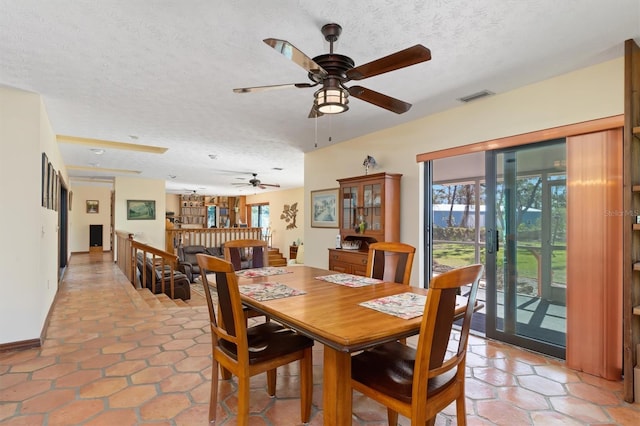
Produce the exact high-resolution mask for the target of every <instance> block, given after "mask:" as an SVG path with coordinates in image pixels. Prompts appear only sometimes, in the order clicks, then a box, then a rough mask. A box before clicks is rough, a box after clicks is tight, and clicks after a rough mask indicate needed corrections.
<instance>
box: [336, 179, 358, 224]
mask: <svg viewBox="0 0 640 426" xmlns="http://www.w3.org/2000/svg"><path fill="white" fill-rule="evenodd" d="M341 196H342V224H341V226H340V227H341V228H342V229H354V227H355V226H356V207H357V206H358V187H357V186H350V187H344V188H343V189H342V194H341Z"/></svg>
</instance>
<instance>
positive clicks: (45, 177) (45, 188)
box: [42, 152, 49, 207]
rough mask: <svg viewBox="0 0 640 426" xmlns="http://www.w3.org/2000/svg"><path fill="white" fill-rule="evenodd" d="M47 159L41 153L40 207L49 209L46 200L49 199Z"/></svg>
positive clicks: (45, 155)
mask: <svg viewBox="0 0 640 426" xmlns="http://www.w3.org/2000/svg"><path fill="white" fill-rule="evenodd" d="M48 173H49V158H48V157H47V154H45V153H44V152H43V153H42V207H49V205H48V204H47V199H48V198H49V180H48V177H49V175H48Z"/></svg>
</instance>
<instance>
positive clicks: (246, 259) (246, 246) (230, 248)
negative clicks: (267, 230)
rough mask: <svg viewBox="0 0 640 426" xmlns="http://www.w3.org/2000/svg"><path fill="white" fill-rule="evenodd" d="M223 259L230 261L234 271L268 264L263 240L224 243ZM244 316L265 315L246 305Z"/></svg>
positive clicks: (265, 244)
mask: <svg viewBox="0 0 640 426" xmlns="http://www.w3.org/2000/svg"><path fill="white" fill-rule="evenodd" d="M223 250H224V259H225V260H226V261H227V262H231V264H232V265H233V267H234V269H235V270H236V271H240V270H242V269H251V268H264V267H267V266H269V250H268V249H267V242H266V241H264V240H254V239H240V240H231V241H227V242H226V243H224V249H223ZM244 313H245V317H246V318H247V320H248V319H249V318H255V317H261V316H265V317H266V318H267V321H269V317H268V316H266V315H264V314H262V313H260V312H257V311H255V310H253V309H249V308H247V307H245V308H244Z"/></svg>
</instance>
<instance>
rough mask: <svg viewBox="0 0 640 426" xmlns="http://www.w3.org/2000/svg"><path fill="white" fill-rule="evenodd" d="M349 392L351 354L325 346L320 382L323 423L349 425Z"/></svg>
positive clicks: (350, 399)
mask: <svg viewBox="0 0 640 426" xmlns="http://www.w3.org/2000/svg"><path fill="white" fill-rule="evenodd" d="M351 394H352V392H351V354H350V353H348V352H340V351H336V350H335V349H332V348H330V347H328V346H325V347H324V366H323V382H322V395H323V400H322V408H323V417H324V424H325V425H330V426H350V425H351V409H352V408H351V404H352V396H351Z"/></svg>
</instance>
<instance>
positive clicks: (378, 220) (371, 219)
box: [358, 183, 382, 231]
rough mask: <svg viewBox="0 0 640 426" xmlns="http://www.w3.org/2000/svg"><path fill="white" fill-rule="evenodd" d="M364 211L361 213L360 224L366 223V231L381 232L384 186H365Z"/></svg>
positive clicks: (377, 184)
mask: <svg viewBox="0 0 640 426" xmlns="http://www.w3.org/2000/svg"><path fill="white" fill-rule="evenodd" d="M362 192H363V198H364V200H363V205H362V207H363V209H362V210H361V211H360V212H359V213H360V216H361V217H358V223H362V222H364V224H365V229H366V230H372V231H379V230H380V229H381V227H382V216H381V214H382V209H381V208H380V206H381V205H382V185H380V184H379V183H376V184H371V185H363V187H362Z"/></svg>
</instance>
